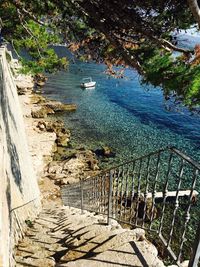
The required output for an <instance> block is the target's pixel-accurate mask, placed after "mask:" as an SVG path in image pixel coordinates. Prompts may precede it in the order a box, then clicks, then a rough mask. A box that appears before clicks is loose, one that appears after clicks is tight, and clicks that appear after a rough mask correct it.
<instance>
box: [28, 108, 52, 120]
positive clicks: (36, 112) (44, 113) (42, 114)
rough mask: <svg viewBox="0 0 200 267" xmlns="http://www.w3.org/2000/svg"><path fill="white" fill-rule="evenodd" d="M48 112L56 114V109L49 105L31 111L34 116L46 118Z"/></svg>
mask: <svg viewBox="0 0 200 267" xmlns="http://www.w3.org/2000/svg"><path fill="white" fill-rule="evenodd" d="M48 114H54V111H53V110H52V109H50V108H47V107H42V108H39V109H35V110H32V111H31V116H32V117H33V118H46V117H47V115H48Z"/></svg>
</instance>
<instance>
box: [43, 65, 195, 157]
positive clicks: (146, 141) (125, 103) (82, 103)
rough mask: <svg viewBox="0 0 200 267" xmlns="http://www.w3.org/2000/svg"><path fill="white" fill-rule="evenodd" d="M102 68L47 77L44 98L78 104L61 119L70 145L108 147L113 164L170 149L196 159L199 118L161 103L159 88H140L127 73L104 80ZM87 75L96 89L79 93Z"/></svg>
mask: <svg viewBox="0 0 200 267" xmlns="http://www.w3.org/2000/svg"><path fill="white" fill-rule="evenodd" d="M104 70H105V66H104V65H103V64H94V63H80V62H79V63H75V64H71V66H70V68H69V70H68V71H65V72H64V71H63V72H59V73H57V74H55V75H51V76H49V79H48V82H47V83H46V85H45V87H44V95H45V96H48V97H50V98H52V99H56V100H60V101H63V102H65V103H71V102H72V103H76V104H77V111H76V112H73V113H69V114H65V115H61V117H62V119H64V121H65V124H66V126H67V127H68V128H69V129H71V131H72V142H73V143H76V144H80V145H83V146H85V147H88V148H90V149H97V148H99V147H100V146H101V145H108V146H110V147H112V148H113V149H114V150H115V152H116V158H115V159H112V160H113V161H124V160H128V159H130V158H132V157H133V158H135V157H138V156H140V155H144V154H146V153H147V152H149V151H154V150H156V149H158V148H160V147H165V146H167V145H173V146H176V147H177V148H180V149H181V150H182V151H183V152H186V153H187V154H189V155H190V156H192V157H193V158H195V159H197V160H199V161H200V149H199V148H200V116H198V115H191V113H190V112H189V111H188V110H187V109H186V108H184V107H183V106H181V105H179V106H178V107H177V105H174V103H173V100H170V101H165V100H164V97H163V94H162V90H161V89H160V88H153V87H150V86H149V87H147V86H141V84H140V77H139V76H138V74H137V73H136V72H135V71H133V70H130V69H127V70H126V73H125V74H126V78H123V79H115V78H112V77H108V76H107V75H106V74H105V73H104ZM88 76H91V77H92V78H93V79H94V80H95V81H96V82H97V85H96V88H95V89H81V88H80V81H81V79H82V78H83V77H88Z"/></svg>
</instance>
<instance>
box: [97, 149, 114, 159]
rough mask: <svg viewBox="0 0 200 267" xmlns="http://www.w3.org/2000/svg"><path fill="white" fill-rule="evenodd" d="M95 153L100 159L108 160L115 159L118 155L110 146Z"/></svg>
mask: <svg viewBox="0 0 200 267" xmlns="http://www.w3.org/2000/svg"><path fill="white" fill-rule="evenodd" d="M94 153H95V154H96V155H97V156H98V157H106V158H113V157H115V155H116V153H115V152H113V150H112V148H110V147H109V146H103V147H102V148H100V149H96V150H95V151H94Z"/></svg>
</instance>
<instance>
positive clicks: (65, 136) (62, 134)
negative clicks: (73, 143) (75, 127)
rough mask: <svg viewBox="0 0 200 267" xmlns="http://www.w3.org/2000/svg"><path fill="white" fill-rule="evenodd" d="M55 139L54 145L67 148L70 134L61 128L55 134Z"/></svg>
mask: <svg viewBox="0 0 200 267" xmlns="http://www.w3.org/2000/svg"><path fill="white" fill-rule="evenodd" d="M56 135H57V139H56V143H57V145H58V146H62V147H67V146H68V144H69V141H70V136H71V133H70V131H69V130H66V129H65V128H61V129H60V131H57V132H56Z"/></svg>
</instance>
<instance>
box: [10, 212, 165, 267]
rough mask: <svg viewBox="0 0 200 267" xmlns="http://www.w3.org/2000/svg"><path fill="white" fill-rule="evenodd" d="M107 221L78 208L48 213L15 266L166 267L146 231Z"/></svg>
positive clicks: (19, 252) (21, 244) (42, 216)
mask: <svg viewBox="0 0 200 267" xmlns="http://www.w3.org/2000/svg"><path fill="white" fill-rule="evenodd" d="M106 221H107V218H106V216H103V215H96V214H94V213H90V212H86V211H84V213H83V214H82V213H81V211H80V210H79V209H75V208H68V207H60V208H59V207H56V208H55V207H52V209H45V210H43V211H42V213H41V214H40V215H39V216H38V218H37V219H36V220H35V221H34V222H33V226H32V227H30V228H28V229H27V230H26V236H25V238H24V239H23V240H22V241H21V242H19V244H18V246H17V248H16V252H15V259H16V262H17V263H16V266H17V267H20V266H34V267H43V266H45V267H53V266H69V267H70V266H77V267H79V266H83V267H85V266H88V267H90V266H95V267H96V266H99V267H101V266H138V267H140V266H147V265H142V263H145V261H146V262H147V263H148V264H149V265H148V266H150V267H154V266H155V267H156V266H158V267H161V266H162V267H163V266H164V265H158V264H160V262H159V260H158V258H157V250H156V249H155V247H154V246H153V245H152V244H150V243H149V242H147V241H146V239H145V236H144V235H145V232H144V230H141V229H134V230H128V229H122V228H121V226H120V225H119V224H118V223H117V222H116V221H114V220H111V225H109V226H108V225H106ZM141 255H142V256H141ZM141 259H142V260H141ZM144 259H145V261H144ZM70 264H71V265H70ZM145 264H146V263H145ZM153 264H154V265H153ZM155 264H157V265H155Z"/></svg>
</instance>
